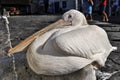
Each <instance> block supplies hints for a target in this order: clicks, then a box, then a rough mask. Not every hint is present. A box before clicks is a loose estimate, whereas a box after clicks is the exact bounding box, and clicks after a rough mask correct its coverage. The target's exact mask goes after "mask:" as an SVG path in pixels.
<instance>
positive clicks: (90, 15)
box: [85, 0, 94, 21]
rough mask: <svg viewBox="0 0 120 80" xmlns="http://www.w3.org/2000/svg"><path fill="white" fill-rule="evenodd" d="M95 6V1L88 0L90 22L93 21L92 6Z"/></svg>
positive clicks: (87, 14)
mask: <svg viewBox="0 0 120 80" xmlns="http://www.w3.org/2000/svg"><path fill="white" fill-rule="evenodd" d="M93 5H94V3H93V0H87V1H86V12H85V13H86V18H87V19H89V20H90V21H93V17H92V6H93Z"/></svg>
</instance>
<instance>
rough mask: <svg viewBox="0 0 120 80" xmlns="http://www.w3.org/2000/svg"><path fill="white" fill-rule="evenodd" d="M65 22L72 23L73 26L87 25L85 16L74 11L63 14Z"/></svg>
mask: <svg viewBox="0 0 120 80" xmlns="http://www.w3.org/2000/svg"><path fill="white" fill-rule="evenodd" d="M63 20H64V21H65V22H67V23H70V24H71V25H72V26H77V25H79V26H83V25H87V21H86V18H85V16H84V14H83V13H81V12H79V11H77V10H74V9H72V10H69V11H67V12H65V13H64V14H63Z"/></svg>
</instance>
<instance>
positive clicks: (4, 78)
mask: <svg viewBox="0 0 120 80" xmlns="http://www.w3.org/2000/svg"><path fill="white" fill-rule="evenodd" d="M59 18H60V16H59V17H58V16H22V17H20V16H13V17H10V18H9V21H10V24H9V27H10V33H11V41H12V46H15V45H16V44H18V43H19V42H20V41H22V40H24V39H25V38H27V37H28V36H30V35H31V34H33V33H35V32H36V31H38V30H40V29H42V28H44V27H45V26H47V25H49V24H51V23H53V22H54V21H56V20H58V19H59ZM88 22H89V21H88ZM89 24H96V25H99V26H100V27H102V28H103V29H105V30H106V31H107V33H108V36H109V39H110V41H111V43H112V45H113V46H117V47H118V50H117V51H115V52H112V53H111V54H110V56H109V58H108V59H107V62H106V66H105V67H104V68H102V69H101V70H102V71H103V72H113V71H117V70H120V25H119V24H111V23H104V22H99V21H93V22H89ZM8 49H9V45H8V43H7V30H6V27H5V25H4V21H0V80H14V77H13V76H14V73H13V67H12V58H11V57H8V56H6V54H7V51H8ZM25 56H26V55H25V54H24V52H21V53H18V54H15V58H16V71H17V73H18V80H21V79H22V80H47V79H44V75H41V76H40V75H36V74H35V73H34V72H32V71H31V69H30V68H29V67H28V64H27V62H26V58H25ZM69 76H71V75H69ZM65 78H67V77H66V76H64V77H63V79H61V80H65ZM56 79H57V77H56ZM52 80H55V79H52ZM109 80H120V73H116V74H115V75H113V76H112V77H111V78H110V79H109Z"/></svg>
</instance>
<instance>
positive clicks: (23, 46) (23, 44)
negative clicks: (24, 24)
mask: <svg viewBox="0 0 120 80" xmlns="http://www.w3.org/2000/svg"><path fill="white" fill-rule="evenodd" d="M69 25H70V23H69V22H66V21H64V20H63V19H60V20H58V21H56V22H55V23H52V24H50V25H48V26H47V27H45V28H43V29H41V30H39V31H38V32H36V33H34V34H33V35H31V36H29V37H28V38H26V39H25V40H23V41H22V42H20V43H19V44H18V45H16V46H15V47H13V48H11V49H9V51H8V56H10V55H12V54H13V53H17V52H21V51H24V50H25V49H26V48H27V47H28V46H29V45H30V44H31V43H32V41H34V39H36V38H37V37H38V36H40V35H42V34H44V33H45V32H46V31H49V30H50V29H53V28H55V27H56V26H58V27H59V26H60V27H61V26H62V27H64V26H69Z"/></svg>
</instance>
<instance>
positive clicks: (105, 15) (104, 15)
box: [102, 6, 109, 21]
mask: <svg viewBox="0 0 120 80" xmlns="http://www.w3.org/2000/svg"><path fill="white" fill-rule="evenodd" d="M105 10H106V6H103V11H102V14H103V21H109V19H108V15H107V13H106V12H105Z"/></svg>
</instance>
